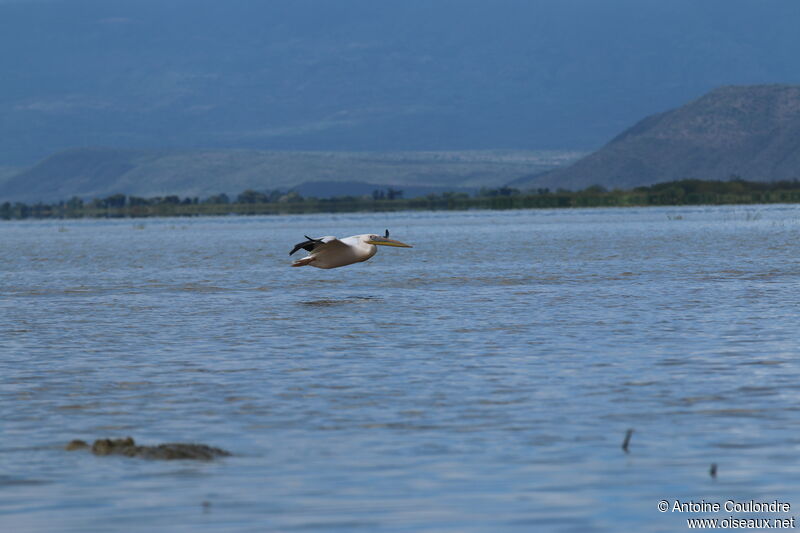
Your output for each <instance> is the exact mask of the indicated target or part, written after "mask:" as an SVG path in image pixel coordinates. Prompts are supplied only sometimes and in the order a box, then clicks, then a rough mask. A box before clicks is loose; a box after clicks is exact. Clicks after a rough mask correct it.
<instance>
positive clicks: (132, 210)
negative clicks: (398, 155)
mask: <svg viewBox="0 0 800 533" xmlns="http://www.w3.org/2000/svg"><path fill="white" fill-rule="evenodd" d="M770 203H800V181H798V180H793V181H777V182H756V181H746V180H743V179H739V178H733V179H730V180H728V181H711V180H695V179H686V180H679V181H672V182H667V183H659V184H656V185H651V186H648V187H636V188H634V189H630V190H618V189H615V190H611V191H609V190H607V189H605V188H604V187H602V186H597V185H595V186H592V187H588V188H586V189H584V190H582V191H565V190H557V191H550V190H548V189H538V190H535V191H524V192H523V191H520V190H517V189H513V188H509V187H501V188H499V189H481V190H480V191H479V192H477V193H476V194H474V195H472V196H470V195H468V194H466V193H442V194H431V195H428V196H423V197H419V198H403V192H402V191H401V190H396V189H392V188H390V189H388V190H376V191H374V192H373V193H372V194H371V195H366V196H358V197H354V196H342V197H337V198H311V197H306V198H304V197H302V196H300V195H299V194H297V193H296V192H288V193H287V192H281V191H271V192H258V191H253V190H247V191H244V192H242V193H241V194H239V195H238V196H237V197H235V198H230V197H228V196H227V195H226V194H218V195H214V196H211V197H208V198H204V199H200V198H197V197H194V198H180V197H178V196H159V197H153V198H141V197H136V196H128V195H125V194H115V195H112V196H109V197H106V198H95V199H93V200H90V201H85V200H83V199H81V198H77V197H74V198H72V199H70V200H66V201H60V202H56V203H52V204H45V203H37V204H33V205H28V204H24V203H20V202H16V203H10V202H4V203H2V204H0V219H5V220H11V219H25V218H126V217H129V218H140V217H171V216H180V217H183V216H214V215H279V214H307V213H344V212H381V211H409V210H433V211H436V210H464V209H535V208H542V209H552V208H569V207H634V206H656V205H660V206H665V205H724V204H743V205H746V204H770Z"/></svg>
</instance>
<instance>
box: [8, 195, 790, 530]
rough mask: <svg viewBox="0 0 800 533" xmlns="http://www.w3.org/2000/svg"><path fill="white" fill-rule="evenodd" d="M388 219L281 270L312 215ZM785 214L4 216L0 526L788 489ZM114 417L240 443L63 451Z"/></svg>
mask: <svg viewBox="0 0 800 533" xmlns="http://www.w3.org/2000/svg"><path fill="white" fill-rule="evenodd" d="M385 228H389V229H390V230H391V232H392V236H393V237H395V238H397V239H399V240H402V241H404V242H408V243H411V244H413V245H414V248H413V249H401V248H382V249H381V250H379V252H378V254H377V255H376V256H375V257H374V258H373V259H371V260H370V261H368V262H366V263H362V264H358V265H353V266H349V267H346V268H341V269H335V270H327V271H326V270H318V269H312V268H308V267H306V268H289V266H288V265H289V257H288V255H287V252H288V251H289V249H291V247H292V245H294V243H296V242H298V241H299V240H302V237H303V234H308V235H312V236H315V235H327V234H336V235H340V236H346V235H351V234H357V233H379V232H382V231H383V230H384V229H385ZM798 237H800V208H798V207H792V206H772V207H765V206H756V207H748V208H742V207H714V208H692V209H689V208H684V209H680V208H670V209H657V208H650V209H624V210H623V209H592V210H561V211H544V210H542V211H510V212H490V211H479V212H461V213H399V214H398V213H394V214H353V215H337V216H333V215H315V216H280V217H252V218H250V217H236V218H197V219H147V220H134V221H132V220H112V221H105V220H101V221H95V220H86V221H46V222H45V221H25V222H2V223H0V414H1V415H2V416H1V417H0V530H2V531H15V532H16V531H75V532H86V531H150V530H156V531H271V530H276V531H294V530H298V531H325V532H327V531H581V532H583V531H622V530H625V531H683V530H685V529H686V524H685V518H686V517H685V516H679V515H676V514H673V513H660V512H658V510H657V508H656V504H657V502H658V501H659V500H661V499H667V500H672V499H678V498H680V499H693V500H695V501H699V500H701V499H705V500H706V501H719V502H723V501H725V500H726V499H738V500H749V499H751V498H754V499H756V500H768V501H772V500H775V499H777V500H779V501H785V502H790V503H791V504H792V505H793V507H794V508H793V512H792V514H794V512H795V510H798V509H800V497H798V496H800V411H799V410H800V362H798V352H799V351H800V350H799V348H800V320H798V304H800V253H798V252H800V244H799V243H800V240H799V239H798ZM628 428H633V429H634V433H633V437H632V439H631V441H630V446H629V450H628V453H625V452H623V450H622V449H621V443H622V439H623V437H624V435H625V432H626V430H627V429H628ZM127 435H130V436H133V437H134V438H135V439H136V440H137V442H139V443H142V444H158V443H162V442H176V441H178V442H201V443H205V444H209V445H213V446H218V447H221V448H225V449H227V450H229V451H231V452H232V453H233V454H234V455H233V456H232V457H229V458H224V459H221V460H217V461H212V462H192V461H182V462H181V461H147V460H143V459H131V458H125V457H96V456H93V455H91V454H90V453H87V452H83V451H73V452H67V451H65V450H64V445H65V444H66V443H67V442H68V441H70V440H71V439H75V438H80V439H84V440H87V441H91V440H93V439H95V438H101V437H124V436H127ZM712 463H716V464H717V465H718V474H717V477H716V479H712V477H711V476H710V475H709V468H710V465H711V464H712ZM798 514H800V513H798ZM727 516H728V514H724V513H723V514H721V515H719V516H718V517H719V518H725V517H727ZM784 517H786V516H785V515H784Z"/></svg>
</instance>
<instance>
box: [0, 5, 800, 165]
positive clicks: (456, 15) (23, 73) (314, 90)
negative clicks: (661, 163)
mask: <svg viewBox="0 0 800 533" xmlns="http://www.w3.org/2000/svg"><path fill="white" fill-rule="evenodd" d="M799 18H800V2H797V1H796V0H771V1H769V2H757V3H755V2H753V1H752V0H704V1H702V2H698V1H696V0H671V1H669V2H657V1H653V0H651V1H642V0H615V1H614V2H598V1H596V0H558V1H555V0H551V1H540V2H530V1H524V0H501V1H498V2H486V1H481V0H459V1H453V0H407V1H404V2H375V1H373V0H339V1H335V2H324V1H319V0H293V1H290V2H253V1H246V0H232V1H226V2H221V1H220V0H170V1H168V2H163V1H154V0H115V1H108V0H46V1H45V0H22V1H19V0H16V1H8V0H6V1H0V48H2V49H3V50H6V51H7V53H4V54H0V72H2V83H0V140H2V142H0V165H9V166H26V167H27V166H31V165H33V164H35V163H36V162H37V161H39V160H41V159H42V158H44V157H47V156H48V155H49V154H53V153H56V152H59V151H61V150H64V149H67V148H70V147H75V146H109V147H116V148H144V149H155V150H160V149H170V150H172V149H195V148H201V149H208V148H213V149H253V150H316V151H348V152H356V151H376V152H387V151H400V150H438V151H442V150H487V149H496V148H508V149H522V150H527V149H579V150H586V149H596V148H597V147H599V146H600V145H601V144H602V143H603V142H605V141H606V140H607V139H609V138H611V136H612V135H613V134H614V133H615V132H619V131H621V130H622V129H623V128H624V127H626V125H628V124H631V123H632V122H633V121H635V120H637V119H638V118H639V117H642V116H645V115H649V114H651V113H654V112H657V111H663V110H665V109H670V108H673V107H675V106H677V105H680V104H681V103H682V102H685V101H687V100H688V99H690V98H695V97H696V96H698V95H700V94H703V93H705V92H707V91H709V90H710V89H712V88H714V87H718V86H720V85H724V84H731V83H737V84H757V83H769V82H770V81H771V80H782V81H785V82H789V83H800V62H798V61H797V60H796V55H797V54H796V51H797V50H798V49H800V32H798V31H797V26H798V23H797V21H798V19H799Z"/></svg>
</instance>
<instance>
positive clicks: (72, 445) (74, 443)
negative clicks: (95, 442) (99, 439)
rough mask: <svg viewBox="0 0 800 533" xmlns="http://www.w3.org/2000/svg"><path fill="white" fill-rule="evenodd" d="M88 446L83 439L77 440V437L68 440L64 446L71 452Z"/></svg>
mask: <svg viewBox="0 0 800 533" xmlns="http://www.w3.org/2000/svg"><path fill="white" fill-rule="evenodd" d="M88 447H89V445H88V444H86V443H85V442H84V441H82V440H79V439H75V440H71V441H69V443H68V444H67V446H66V449H67V451H70V452H71V451H73V450H84V449H86V448H88Z"/></svg>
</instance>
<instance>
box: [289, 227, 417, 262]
mask: <svg viewBox="0 0 800 533" xmlns="http://www.w3.org/2000/svg"><path fill="white" fill-rule="evenodd" d="M304 237H305V238H306V240H304V241H303V242H299V243H297V244H295V245H294V248H292V251H291V252H289V255H292V254H293V253H295V252H296V251H297V250H299V249H301V248H302V249H303V250H306V251H307V252H308V255H307V256H306V257H304V258H302V259H297V260H296V261H294V262H293V263H292V266H293V267H301V266H306V265H311V266H313V267H317V268H337V267H342V266H345V265H352V264H353V263H360V262H361V261H366V260H367V259H369V258H370V257H372V256H373V255H375V253H376V252H377V251H378V246H398V247H400V248H413V246H411V245H410V244H405V243H402V242H400V241H396V240H394V239H390V238H389V230H388V229H387V230H386V235H384V236H380V235H375V234H371V233H366V234H364V235H353V236H352V237H345V238H344V239H337V238H336V237H332V236H327V237H320V238H318V239H312V238H311V237H309V236H308V235H304Z"/></svg>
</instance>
